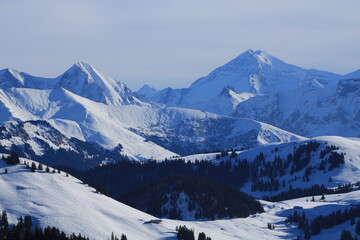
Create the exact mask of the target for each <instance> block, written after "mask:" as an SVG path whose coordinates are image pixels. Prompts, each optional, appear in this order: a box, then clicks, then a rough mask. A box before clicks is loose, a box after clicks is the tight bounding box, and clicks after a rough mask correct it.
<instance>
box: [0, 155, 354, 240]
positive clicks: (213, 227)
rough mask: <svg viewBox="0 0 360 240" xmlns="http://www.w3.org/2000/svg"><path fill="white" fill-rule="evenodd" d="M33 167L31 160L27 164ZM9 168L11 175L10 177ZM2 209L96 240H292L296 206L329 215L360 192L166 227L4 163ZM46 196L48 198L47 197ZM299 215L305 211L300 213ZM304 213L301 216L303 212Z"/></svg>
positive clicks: (89, 192) (335, 232)
mask: <svg viewBox="0 0 360 240" xmlns="http://www.w3.org/2000/svg"><path fill="white" fill-rule="evenodd" d="M26 161H27V162H31V161H30V160H26ZM4 168H7V169H8V174H4V173H3V172H4ZM0 172H1V174H0V209H1V210H6V211H7V213H8V216H9V219H10V221H11V222H15V221H16V219H17V218H18V217H19V216H21V215H22V216H24V215H27V214H29V215H31V216H33V220H34V223H35V224H36V225H38V226H41V227H45V226H47V225H51V226H56V227H58V228H60V229H61V230H63V231H65V232H66V233H67V234H70V233H72V232H75V233H82V234H83V235H84V234H85V235H86V236H89V237H90V239H100V240H101V239H108V238H109V237H110V234H111V232H114V233H115V234H116V235H118V236H120V235H121V234H122V233H124V234H126V235H127V238H128V239H143V240H147V239H149V240H153V239H164V240H165V239H169V240H170V239H175V238H174V235H175V231H174V230H175V227H176V226H179V225H186V226H187V227H188V228H194V229H195V233H196V235H197V233H198V232H205V233H206V235H207V236H210V237H211V238H212V239H214V240H222V239H229V240H235V239H249V240H250V239H254V238H256V239H289V238H292V237H296V236H298V235H299V234H301V232H300V231H299V230H297V229H296V228H295V227H291V226H289V225H288V224H285V222H284V221H285V218H286V217H287V216H288V215H289V214H290V213H292V212H293V211H294V210H293V207H294V206H302V207H303V208H304V210H303V211H305V212H306V214H307V215H308V216H310V217H311V216H313V217H315V216H316V215H317V214H328V213H331V212H332V211H333V210H335V209H345V208H346V207H347V206H349V205H350V204H359V203H360V200H359V199H360V191H355V192H351V193H347V194H339V195H338V194H336V195H327V196H326V200H325V201H319V200H318V199H319V198H320V196H315V199H316V201H315V202H311V201H306V198H300V199H294V200H289V201H284V202H279V203H270V202H265V201H262V204H263V206H264V208H265V210H266V212H265V213H262V214H256V215H253V216H251V217H249V218H245V219H229V220H216V221H189V222H187V221H177V220H168V219H163V223H161V224H145V221H149V220H152V219H155V218H154V217H152V216H150V215H148V214H146V213H143V212H140V211H138V210H135V209H133V208H131V207H128V206H126V205H124V204H122V203H119V202H117V201H115V200H113V199H111V198H108V197H106V196H104V195H100V194H98V193H96V192H95V190H94V189H93V188H90V187H88V186H86V185H85V184H83V183H82V182H81V181H79V180H78V179H76V178H73V177H72V176H68V177H67V176H66V174H65V173H61V174H59V173H46V172H44V171H38V170H37V171H36V172H35V173H32V172H31V171H30V169H27V168H26V166H24V165H22V164H21V165H17V166H7V165H5V164H4V163H3V162H2V161H1V162H0ZM44 196H46V197H44ZM298 211H299V210H298ZM300 211H301V210H300ZM267 223H272V224H275V226H276V228H275V230H269V229H267V227H266V225H267ZM349 226H350V225H349V223H346V224H343V225H340V226H337V227H335V228H333V229H328V230H323V231H322V233H321V234H320V235H318V236H314V238H313V239H338V238H339V236H340V232H341V229H343V228H349V229H351V230H352V231H354V226H352V227H349Z"/></svg>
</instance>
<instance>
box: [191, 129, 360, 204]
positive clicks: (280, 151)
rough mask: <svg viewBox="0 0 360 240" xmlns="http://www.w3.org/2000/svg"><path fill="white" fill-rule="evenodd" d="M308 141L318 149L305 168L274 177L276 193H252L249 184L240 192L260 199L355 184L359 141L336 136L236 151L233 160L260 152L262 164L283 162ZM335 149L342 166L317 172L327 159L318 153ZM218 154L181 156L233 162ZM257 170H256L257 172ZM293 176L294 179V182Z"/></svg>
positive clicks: (358, 176) (359, 167)
mask: <svg viewBox="0 0 360 240" xmlns="http://www.w3.org/2000/svg"><path fill="white" fill-rule="evenodd" d="M309 142H317V143H319V144H320V145H319V147H318V148H317V150H316V151H314V152H312V153H311V159H310V161H309V163H308V165H307V166H305V167H304V168H303V169H302V170H300V171H297V172H295V173H294V174H291V173H290V171H289V170H290V168H291V166H289V168H288V170H286V171H285V175H284V176H278V177H277V178H276V179H277V180H278V181H279V183H280V186H279V190H278V191H276V192H269V191H255V192H254V191H252V190H251V185H252V183H251V182H247V183H246V184H245V185H244V186H243V187H242V188H241V190H242V191H244V192H246V193H248V194H250V195H253V196H255V197H259V198H260V197H262V196H264V195H274V194H275V193H278V192H281V191H288V190H289V186H290V185H291V186H292V187H293V188H309V187H311V186H312V185H313V184H317V185H319V186H320V185H322V184H324V186H326V187H336V186H338V185H339V184H340V185H343V184H347V183H349V182H350V183H353V184H354V183H356V182H358V181H360V139H359V138H343V137H336V136H324V137H315V138H310V139H306V140H300V141H294V142H288V143H280V144H276V143H273V144H270V145H267V146H262V147H257V148H252V149H249V150H244V151H239V152H238V155H237V156H236V158H237V159H239V160H241V159H247V160H248V161H250V162H252V161H254V159H255V158H256V156H257V155H258V154H259V153H260V152H261V153H263V154H264V159H265V163H266V162H274V159H275V157H280V158H281V159H282V160H283V161H286V159H287V157H288V155H289V154H293V152H294V149H297V148H299V146H302V145H305V144H307V143H309ZM331 145H333V146H336V147H338V148H339V149H337V150H334V151H335V152H338V153H344V154H345V156H344V158H345V159H344V160H345V163H344V164H342V165H340V167H339V168H335V169H333V170H331V171H325V172H324V171H323V170H319V169H318V168H319V165H320V163H321V161H323V160H326V159H327V158H328V157H329V153H328V154H327V155H325V156H324V157H323V158H321V157H320V153H321V151H323V150H325V148H326V146H331ZM217 154H218V153H208V154H197V155H191V156H187V157H184V159H185V160H190V161H195V160H207V161H213V162H215V163H218V162H220V161H227V160H231V161H232V162H233V163H235V162H236V160H235V158H231V157H230V156H225V157H223V158H221V159H216V155H217ZM328 166H329V165H325V170H327V169H328ZM307 167H313V169H312V171H311V174H310V176H309V181H304V180H303V176H304V175H305V171H306V168H307ZM259 170H260V169H259ZM295 177H296V180H295ZM330 177H331V178H332V182H329V178H330ZM261 179H262V180H264V181H266V180H268V178H267V177H266V176H264V177H259V179H258V180H261ZM283 182H285V186H284V187H283V186H282V183H283Z"/></svg>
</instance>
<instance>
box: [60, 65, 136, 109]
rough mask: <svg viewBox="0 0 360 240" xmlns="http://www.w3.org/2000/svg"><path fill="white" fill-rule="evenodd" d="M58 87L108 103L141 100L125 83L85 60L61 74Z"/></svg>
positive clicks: (119, 103) (126, 102)
mask: <svg viewBox="0 0 360 240" xmlns="http://www.w3.org/2000/svg"><path fill="white" fill-rule="evenodd" d="M57 87H61V88H64V89H66V90H68V91H70V92H72V93H75V94H77V95H79V96H82V97H85V98H88V99H90V100H93V101H96V102H102V103H106V104H115V105H123V104H134V103H138V102H139V101H138V100H137V99H135V98H134V96H133V93H132V92H131V90H130V89H129V88H127V87H126V85H125V84H123V83H122V82H120V81H117V80H115V79H113V78H111V77H108V76H106V75H104V74H103V73H101V72H99V71H98V70H97V69H95V68H94V67H93V66H91V65H89V64H87V63H84V62H78V63H75V64H74V65H73V66H72V67H71V68H70V69H68V70H67V71H66V72H65V73H64V74H63V75H61V76H59V77H58V83H57Z"/></svg>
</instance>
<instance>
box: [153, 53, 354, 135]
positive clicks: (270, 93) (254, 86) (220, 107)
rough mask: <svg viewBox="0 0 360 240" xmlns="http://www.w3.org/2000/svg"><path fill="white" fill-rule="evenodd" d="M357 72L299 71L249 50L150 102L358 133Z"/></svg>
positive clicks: (306, 130) (315, 130)
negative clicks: (189, 84)
mask: <svg viewBox="0 0 360 240" xmlns="http://www.w3.org/2000/svg"><path fill="white" fill-rule="evenodd" d="M359 76H360V75H359V71H355V72H353V73H350V74H347V75H343V76H341V75H338V74H334V73H330V72H325V71H319V70H315V69H302V68H300V67H297V66H294V65H291V64H287V63H285V62H283V61H281V60H280V59H278V58H276V57H274V56H272V55H270V54H268V53H266V52H264V51H252V50H248V51H246V52H244V53H242V54H241V55H240V56H238V57H236V58H235V59H233V60H231V61H230V62H228V63H226V64H225V65H224V66H221V67H219V68H217V69H215V70H214V71H213V72H211V73H210V74H209V75H208V76H206V77H203V78H200V79H198V80H196V81H195V82H194V83H193V84H192V85H191V86H190V87H189V88H184V89H171V88H166V89H163V90H161V91H159V92H158V93H156V94H155V95H153V96H152V97H151V98H150V100H151V101H154V102H158V103H161V104H165V105H167V106H177V107H185V108H191V109H199V110H204V111H208V112H212V113H217V114H224V115H229V116H234V117H241V118H251V119H254V120H257V121H261V122H265V123H268V124H271V125H274V126H276V127H279V128H281V129H284V130H287V131H290V132H293V133H295V134H298V135H302V136H307V137H308V136H309V137H312V136H321V135H339V136H346V137H347V136H350V137H358V136H360V122H359V117H358V116H359V114H360V112H359V111H360V109H359V107H358V106H359V102H360V95H359V89H360V86H359Z"/></svg>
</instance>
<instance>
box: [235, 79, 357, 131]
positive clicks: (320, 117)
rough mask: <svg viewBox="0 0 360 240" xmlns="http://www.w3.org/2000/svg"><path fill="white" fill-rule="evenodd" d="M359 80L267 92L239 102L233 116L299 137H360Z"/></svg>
mask: <svg viewBox="0 0 360 240" xmlns="http://www.w3.org/2000/svg"><path fill="white" fill-rule="evenodd" d="M359 104H360V79H359V78H357V79H343V80H340V81H339V82H338V83H337V84H336V85H334V86H329V87H327V88H319V89H299V90H293V91H287V92H279V93H276V94H267V95H262V96H258V97H254V98H250V99H248V100H247V101H244V102H241V103H240V104H239V105H238V106H237V108H236V109H235V111H234V112H233V114H232V115H233V116H238V117H248V118H252V119H257V120H259V121H263V122H266V123H269V124H272V125H275V126H278V127H280V128H282V129H286V130H287V131H290V132H294V133H297V134H300V135H303V136H321V135H339V136H346V137H359V136H360V120H359V117H358V116H359V114H360V108H359Z"/></svg>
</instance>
